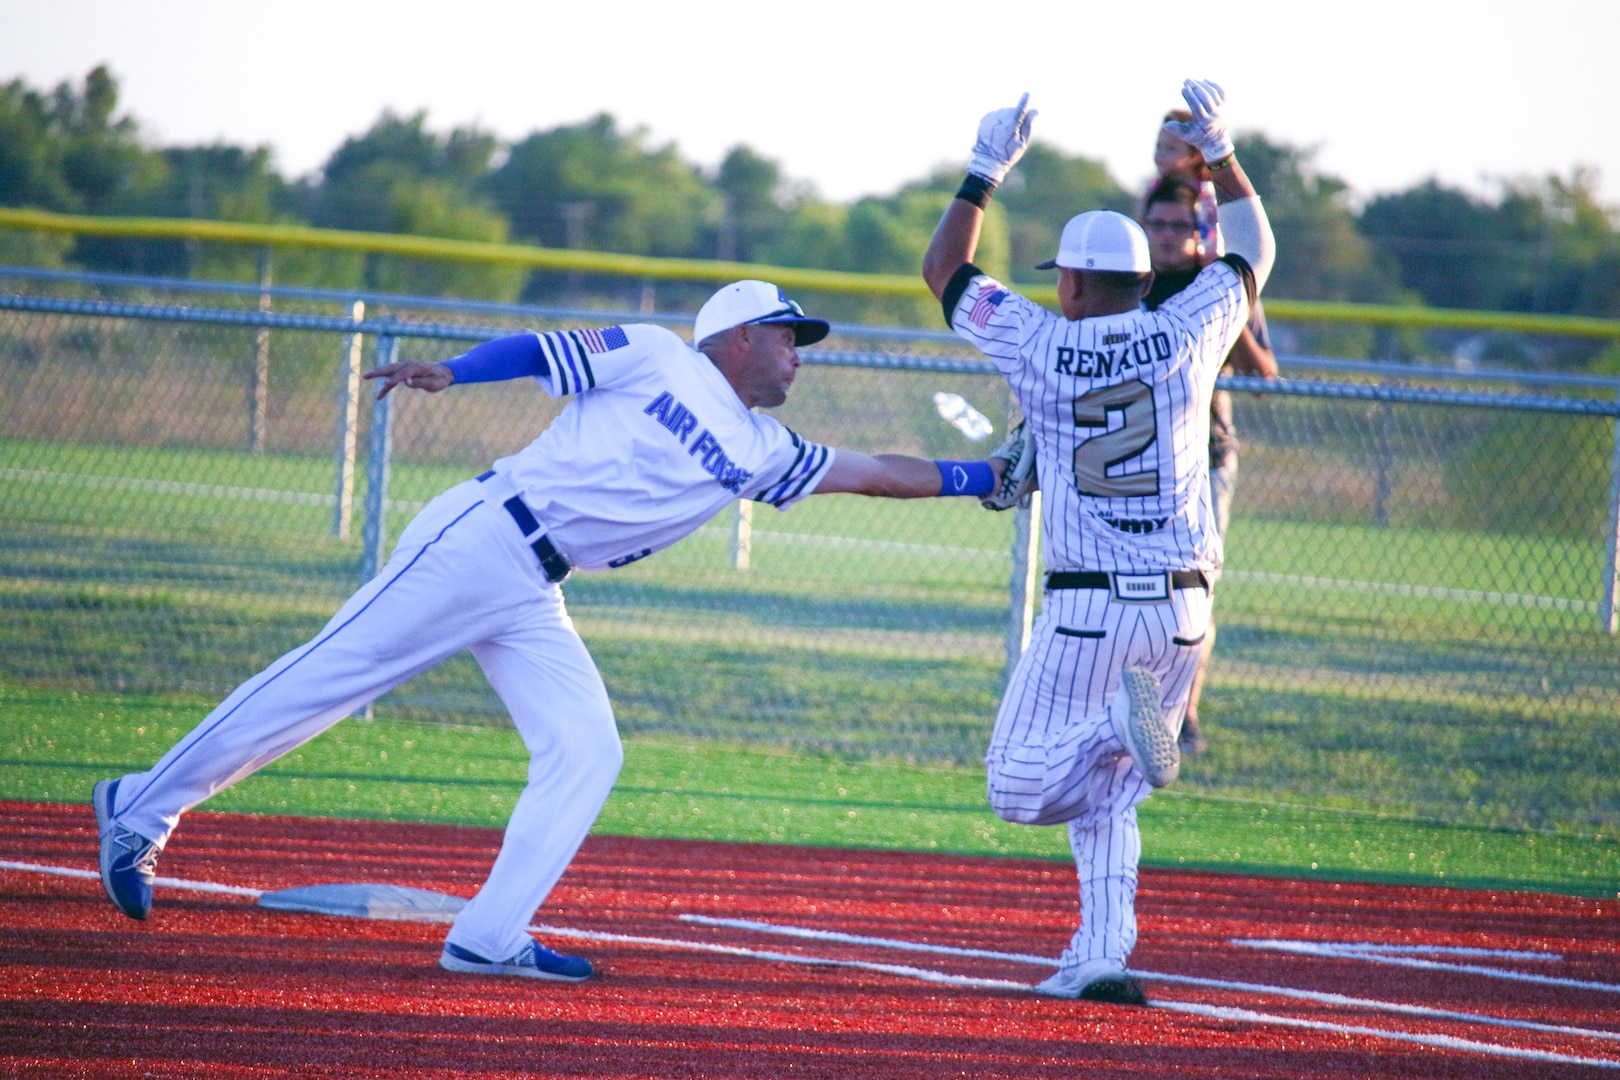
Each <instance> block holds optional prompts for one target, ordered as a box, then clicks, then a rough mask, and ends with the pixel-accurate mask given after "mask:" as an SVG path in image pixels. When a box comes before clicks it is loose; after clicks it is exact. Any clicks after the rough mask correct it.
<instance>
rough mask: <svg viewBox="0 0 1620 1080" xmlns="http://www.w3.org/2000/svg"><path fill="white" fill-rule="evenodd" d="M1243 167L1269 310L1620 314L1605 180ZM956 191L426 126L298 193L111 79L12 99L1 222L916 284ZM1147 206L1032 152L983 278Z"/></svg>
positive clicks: (573, 281) (1616, 222) (318, 269)
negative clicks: (1477, 183) (167, 222)
mask: <svg viewBox="0 0 1620 1080" xmlns="http://www.w3.org/2000/svg"><path fill="white" fill-rule="evenodd" d="M1151 134H1152V133H1151V132H1145V133H1144V160H1146V156H1147V149H1148V146H1149V145H1150V144H1149V143H1148V139H1149V136H1151ZM1238 149H1239V154H1240V156H1241V157H1242V159H1243V162H1244V165H1245V167H1246V169H1247V170H1248V172H1249V173H1250V175H1251V176H1252V177H1253V178H1254V181H1255V185H1256V187H1257V188H1258V189H1259V190H1260V192H1261V194H1262V195H1263V196H1264V197H1265V199H1266V205H1267V209H1268V211H1269V213H1270V216H1271V218H1272V222H1273V225H1274V227H1275V229H1276V232H1277V235H1278V243H1279V250H1280V254H1279V257H1278V262H1277V268H1276V272H1275V274H1274V276H1273V278H1272V283H1271V285H1270V286H1269V289H1268V294H1269V295H1274V296H1278V297H1288V298H1297V299H1321V300H1349V301H1361V302H1379V303H1422V304H1428V305H1432V306H1435V307H1456V308H1478V309H1488V310H1501V311H1523V312H1552V313H1569V314H1581V315H1595V316H1606V317H1617V316H1620V215H1617V213H1616V210H1615V209H1614V208H1612V207H1608V206H1605V205H1603V204H1602V203H1601V202H1600V200H1599V194H1598V178H1597V176H1596V174H1595V173H1594V172H1593V171H1591V170H1587V169H1580V168H1577V169H1575V170H1573V171H1572V172H1571V173H1570V174H1569V175H1567V176H1547V177H1544V178H1540V179H1525V180H1514V181H1510V182H1507V183H1505V184H1504V185H1503V186H1502V188H1501V191H1500V193H1499V194H1498V195H1496V196H1495V197H1490V198H1488V197H1484V196H1481V195H1479V194H1475V193H1472V192H1468V191H1464V190H1461V189H1458V188H1454V187H1450V186H1447V185H1445V184H1442V183H1439V182H1437V181H1434V180H1430V181H1427V182H1424V183H1421V184H1418V185H1415V186H1413V187H1411V188H1408V189H1407V190H1404V191H1399V192H1395V193H1392V194H1385V195H1378V196H1375V197H1373V198H1371V199H1368V200H1365V201H1363V200H1361V199H1358V198H1357V197H1356V195H1355V193H1354V192H1352V191H1351V190H1350V188H1349V187H1348V185H1346V184H1345V183H1344V181H1342V180H1340V179H1339V178H1337V177H1334V176H1332V175H1329V174H1327V173H1325V172H1324V171H1322V170H1321V169H1320V168H1319V167H1318V166H1317V165H1316V163H1315V161H1314V160H1313V155H1312V152H1311V151H1310V150H1309V149H1307V148H1303V147H1298V146H1290V145H1288V144H1285V143H1281V142H1277V141H1274V140H1271V139H1269V138H1268V137H1266V136H1265V135H1263V134H1259V133H1251V134H1248V135H1246V136H1245V137H1243V138H1241V139H1239V141H1238ZM958 180H959V174H958V172H957V171H956V170H954V169H946V170H943V171H940V172H938V173H935V174H933V175H928V176H924V177H921V178H919V179H917V180H914V181H911V182H909V183H906V184H904V185H902V186H901V187H900V188H899V190H897V191H895V192H893V193H892V194H888V195H872V196H867V197H864V198H860V199H856V200H854V201H853V202H849V203H838V202H832V201H828V200H826V199H823V198H821V197H820V196H818V194H817V193H816V191H815V190H814V188H813V187H811V186H810V185H808V184H806V183H804V182H801V181H797V180H795V179H793V178H791V177H788V176H786V175H784V174H783V172H782V169H781V167H780V166H779V165H778V163H776V162H774V161H772V160H770V159H768V158H766V157H763V156H761V155H760V154H758V153H756V152H755V151H754V150H752V149H750V148H749V147H748V146H746V145H738V146H736V147H735V148H733V149H732V150H731V151H730V152H729V153H728V154H727V155H726V156H725V158H724V160H723V161H722V162H721V163H720V165H719V167H718V168H714V169H705V168H703V167H700V166H698V165H695V164H693V163H692V162H689V161H687V160H686V159H684V158H683V157H682V156H681V154H680V151H679V148H678V147H677V146H676V144H675V143H673V142H665V143H659V142H657V141H656V140H655V139H654V138H653V137H652V136H651V135H650V134H649V133H648V132H647V131H646V130H645V129H640V128H632V129H625V128H624V127H621V126H620V124H619V123H618V121H617V120H615V118H614V117H612V116H610V115H608V114H606V113H603V114H601V115H598V116H595V117H592V118H591V119H588V120H586V121H584V122H582V123H578V124H571V125H563V126H559V127H555V128H551V129H549V130H544V131H535V132H532V133H530V134H529V135H527V136H525V137H523V138H521V139H518V140H517V141H515V142H512V143H510V144H507V143H503V142H502V141H501V140H500V139H498V138H496V137H495V136H494V135H493V134H491V133H490V132H487V131H484V130H481V129H479V128H477V127H473V126H466V127H456V128H452V129H450V130H448V131H442V130H434V129H433V128H432V127H431V126H430V125H429V123H428V118H427V115H426V114H425V113H422V112H418V113H415V114H413V115H409V116H401V115H396V114H394V113H391V112H385V113H384V114H383V115H382V116H381V117H379V118H378V119H377V121H376V122H375V123H373V124H372V126H371V127H370V128H369V129H368V130H366V131H365V132H363V133H360V134H357V135H353V136H351V137H349V138H347V139H345V140H344V142H343V143H342V145H340V146H339V147H337V149H336V150H334V151H333V152H332V154H331V155H330V156H329V157H328V158H327V160H326V162H325V163H324V165H323V166H322V168H321V169H320V171H319V172H318V174H316V175H313V176H308V177H300V178H288V177H285V176H283V175H282V174H281V173H280V172H278V171H277V169H276V166H275V163H274V161H273V158H272V155H271V153H270V150H269V148H267V147H248V146H236V145H231V144H227V143H216V144H213V145H208V146H167V147H158V146H153V145H151V144H150V143H149V141H148V140H147V139H145V138H144V137H143V135H142V130H141V126H140V124H139V122H138V121H137V120H136V119H135V118H134V117H132V116H130V115H128V114H120V111H119V108H118V83H117V80H116V78H115V77H114V75H113V74H112V73H111V72H110V71H108V69H107V68H105V67H97V68H96V69H95V70H93V71H91V72H90V73H89V74H88V75H87V76H86V77H85V78H84V80H83V81H82V82H80V83H77V84H73V83H68V82H64V83H62V84H61V85H59V86H57V87H55V88H54V89H51V90H48V91H47V90H42V89H35V88H33V87H30V86H28V85H27V84H26V83H24V82H23V81H22V80H20V79H18V80H13V81H12V82H10V83H8V84H6V85H5V86H4V87H3V88H0V205H6V206H25V207H37V208H41V209H47V210H56V211H63V212H72V213H85V214H107V215H151V216H161V217H197V218H213V219H220V220H228V221H245V222H286V223H302V224H309V225H316V226H327V227H333V228H342V229H359V230H368V231H377V232H391V233H408V234H417V235H424V236H438V237H449V238H455V239H466V240H484V241H507V240H510V241H519V242H528V243H536V244H542V245H545V246H548V247H573V248H588V249H595V250H602V251H615V252H624V253H630V254H646V255H667V256H683V257H689V258H710V259H713V258H718V259H728V260H736V261H742V262H760V263H769V264H776V265H783V266H802V267H821V268H830V269H840V270H857V271H882V272H891V273H900V274H912V273H915V272H916V271H917V267H918V265H919V264H920V261H921V256H922V252H923V250H924V248H925V247H926V246H927V242H928V238H929V236H930V235H931V233H932V231H933V228H934V225H935V223H936V222H937V220H938V217H939V214H940V212H941V210H942V209H943V207H944V206H945V204H946V202H947V201H948V200H949V199H950V197H951V195H952V193H953V192H954V191H955V188H956V184H957V182H958ZM1139 196H1140V192H1136V191H1133V190H1130V189H1127V187H1126V186H1125V185H1123V184H1121V183H1120V182H1119V181H1118V180H1116V179H1115V178H1114V177H1113V176H1111V175H1110V174H1109V172H1108V170H1107V168H1106V167H1105V166H1103V165H1102V164H1101V163H1099V162H1097V161H1094V160H1091V159H1088V158H1085V157H1081V156H1071V155H1068V154H1065V153H1063V152H1062V151H1060V150H1058V149H1057V148H1055V147H1053V146H1051V145H1050V144H1047V143H1041V142H1037V143H1036V144H1035V145H1034V146H1033V147H1031V149H1030V151H1029V153H1028V155H1027V156H1026V157H1025V158H1024V161H1023V162H1022V164H1021V165H1020V166H1019V168H1018V169H1017V170H1015V172H1014V174H1013V176H1012V177H1011V178H1010V179H1009V182H1008V183H1007V185H1006V186H1005V187H1004V189H1003V190H1002V191H1001V192H999V193H998V195H997V198H996V200H995V201H994V202H993V203H992V213H991V216H990V219H989V220H988V222H987V228H986V237H985V242H984V245H983V247H982V248H981V254H982V260H981V261H982V262H983V263H984V264H985V265H986V268H987V269H990V270H992V271H993V272H996V273H999V274H1002V275H1005V276H1008V277H1010V279H1011V280H1013V281H1016V282H1043V281H1046V280H1048V279H1049V278H1050V274H1044V273H1042V272H1041V271H1036V270H1033V269H1031V267H1033V265H1034V264H1035V263H1036V262H1038V261H1040V260H1041V259H1044V258H1047V257H1049V256H1050V254H1051V252H1052V251H1053V250H1055V248H1056V243H1057V234H1058V231H1059V229H1060V228H1061V226H1062V223H1063V222H1064V221H1065V220H1066V219H1067V218H1068V217H1069V216H1070V215H1071V214H1072V213H1074V212H1076V211H1077V210H1079V209H1090V208H1096V207H1108V208H1112V209H1116V210H1121V211H1124V212H1131V211H1132V210H1133V209H1134V205H1135V202H1136V200H1137V198H1138V197H1139ZM256 258H257V253H255V252H252V251H246V250H232V249H230V248H228V247H224V246H221V245H214V244H209V245H198V244H194V243H186V242H183V241H163V240H141V241H135V240H123V239H106V238H82V239H79V240H76V241H74V240H69V239H67V238H59V237H53V236H49V235H45V234H38V233H24V232H18V231H12V230H0V261H4V262H11V263H18V262H21V263H32V264H39V265H53V264H55V265H71V266H79V267H83V268H86V269H98V270H116V271H127V272H136V273H146V274H163V275H176V276H187V275H191V276H198V277H225V278H234V279H244V278H251V277H252V276H253V274H254V272H255V260H256ZM277 260H278V261H277V264H276V278H277V280H278V281H283V282H298V283H301V284H316V285H330V286H336V287H355V286H363V287H366V288H375V289H384V290H397V291H406V292H418V293H433V294H453V295H461V296H469V297H478V298H487V299H501V300H513V299H520V298H521V299H525V300H530V301H543V300H548V299H556V298H559V297H561V296H563V295H565V294H568V293H569V292H570V291H572V292H574V293H576V294H577V293H578V291H579V289H580V288H581V283H580V281H579V279H578V278H577V277H571V276H570V275H565V274H555V273H535V274H530V273H529V272H528V271H524V270H517V269H511V268H491V267H480V266H469V265H453V264H445V263H425V262H412V261H409V260H401V259H397V258H387V257H367V256H361V255H352V256H351V255H332V254H329V253H321V254H315V253H299V252H288V253H278V255H277ZM590 284H591V287H592V288H593V290H597V291H599V290H607V291H609V292H611V291H612V290H613V289H620V290H624V289H627V288H629V287H631V286H628V285H626V284H625V283H610V282H593V283H590ZM669 298H670V297H669V293H668V292H663V293H660V300H661V301H664V300H667V299H669ZM844 314H845V316H846V317H848V316H849V315H851V314H855V315H858V314H860V312H846V313H844ZM877 314H880V315H881V314H883V313H882V312H879V313H877ZM888 314H891V315H892V314H893V312H892V311H890V312H888ZM906 314H917V313H906ZM1383 347H1384V348H1385V349H1386V350H1388V349H1394V350H1396V351H1399V350H1400V348H1401V345H1400V343H1399V342H1398V341H1392V342H1385V343H1384V346H1383Z"/></svg>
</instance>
